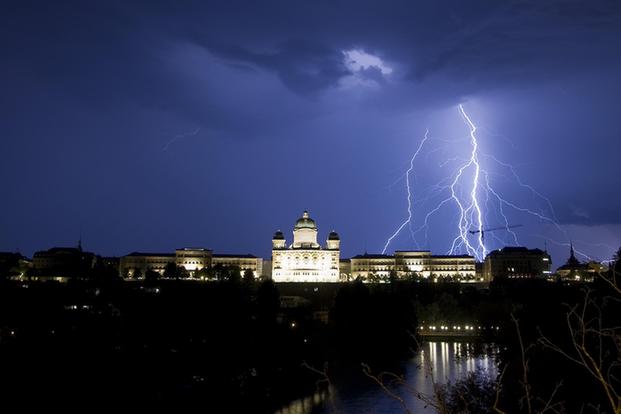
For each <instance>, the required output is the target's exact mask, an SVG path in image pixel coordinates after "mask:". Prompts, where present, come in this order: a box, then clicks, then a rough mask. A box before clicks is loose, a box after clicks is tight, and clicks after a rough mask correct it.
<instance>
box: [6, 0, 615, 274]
mask: <svg viewBox="0 0 621 414" xmlns="http://www.w3.org/2000/svg"><path fill="white" fill-rule="evenodd" d="M0 45H1V47H0V53H1V55H0V113H1V117H0V154H1V159H2V162H0V178H1V180H2V196H1V197H0V200H1V205H2V214H1V215H0V250H3V251H14V250H16V249H18V250H19V251H20V252H21V253H23V254H25V255H28V256H30V255H32V253H33V252H34V251H36V250H41V249H47V248H50V247H53V246H67V245H75V244H76V243H77V240H78V238H79V237H80V235H81V237H82V240H83V245H84V247H85V249H87V250H90V251H94V252H96V253H99V254H102V255H124V254H127V253H129V252H131V251H172V250H173V249H174V248H177V247H184V246H203V247H208V248H211V249H213V250H214V251H216V252H221V253H254V254H256V255H260V256H263V257H266V258H267V257H269V255H270V249H271V237H272V234H273V232H274V231H275V230H277V229H282V230H283V231H284V232H285V235H286V236H287V238H288V240H291V230H292V226H293V224H294V222H295V220H296V218H297V217H299V216H300V215H301V213H302V211H303V210H305V209H308V210H309V211H310V213H311V216H312V217H313V218H315V219H316V220H317V222H318V225H319V231H320V239H321V240H325V238H326V237H327V233H328V232H329V231H330V230H332V229H335V230H337V231H338V232H339V233H340V235H341V239H342V256H344V257H350V256H352V255H355V254H359V253H363V252H364V251H365V250H366V251H369V252H379V251H381V250H382V248H383V246H384V243H385V241H386V239H387V238H388V237H389V236H390V235H391V234H392V233H393V232H394V231H395V229H396V228H397V227H398V226H399V225H400V223H402V222H403V220H404V219H405V218H407V196H406V182H405V179H404V173H405V171H406V170H407V169H408V167H409V163H410V158H411V156H412V155H413V154H414V152H415V151H416V149H417V148H418V146H419V144H420V142H421V139H422V138H423V136H424V134H425V130H426V128H429V131H430V132H429V136H430V139H429V142H428V143H425V147H424V148H423V150H424V151H423V153H421V155H420V156H419V158H417V160H416V161H417V162H416V163H415V168H414V170H413V174H412V175H411V176H410V179H411V183H412V188H413V196H412V201H413V203H414V205H413V213H414V218H413V223H414V226H413V227H414V228H415V229H416V228H418V227H419V225H421V224H422V221H421V220H423V218H424V216H425V215H426V214H427V213H428V212H429V211H430V210H431V209H433V207H434V205H437V203H438V201H441V200H442V199H443V195H442V193H440V194H439V195H437V194H436V195H434V191H433V190H434V188H435V189H437V188H438V187H434V185H436V184H438V183H442V182H444V183H445V184H446V181H443V180H446V178H447V177H451V174H454V173H455V167H456V166H457V165H459V163H460V162H462V160H463V158H464V157H467V156H468V155H469V152H468V151H470V150H471V145H470V142H469V135H468V133H469V130H468V128H467V125H466V124H465V123H464V120H463V119H462V117H461V116H460V114H459V112H458V105H459V104H462V105H463V107H464V109H465V111H467V113H468V115H469V116H470V117H471V118H472V120H473V122H474V123H475V124H476V125H477V127H478V144H479V147H480V151H481V152H482V153H481V158H480V159H481V163H484V164H485V168H486V170H487V171H488V172H489V177H490V180H492V182H493V186H494V188H495V189H496V190H497V191H498V192H499V194H502V196H503V197H505V198H506V199H507V200H509V201H510V202H511V203H512V204H514V205H519V206H521V207H522V208H523V209H526V208H527V209H529V210H530V211H532V212H536V213H538V214H540V215H544V216H546V217H549V218H551V220H553V221H556V222H557V223H558V226H556V225H555V224H553V223H552V222H551V221H548V220H542V219H540V218H537V217H536V216H535V215H533V214H529V213H527V212H525V211H523V210H522V211H520V210H515V209H513V210H512V209H510V208H508V205H505V206H504V207H505V208H504V209H503V211H504V212H505V214H506V215H507V220H508V221H507V222H509V224H520V225H522V227H519V228H515V231H516V234H517V236H518V237H519V242H520V243H521V244H523V245H526V246H528V247H539V248H543V247H544V241H545V240H547V247H548V249H549V250H550V251H551V252H552V254H553V261H554V265H555V266H557V265H560V264H562V262H564V261H565V259H566V257H567V251H568V248H567V246H566V244H567V243H568V242H569V240H573V242H574V245H575V246H576V248H577V249H578V250H579V251H580V252H583V253H585V254H587V255H589V256H592V257H593V258H596V259H607V258H609V257H610V256H611V255H612V252H613V251H614V250H616V249H617V248H618V247H619V246H620V245H621V214H620V213H621V191H620V189H621V167H620V166H619V160H620V154H621V119H620V117H619V114H620V110H621V107H620V105H619V96H620V95H621V3H620V2H618V1H566V0H550V1H540V0H532V1H500V2H499V1H496V0H490V1H475V0H473V1H460V0H455V1H445V2H440V1H429V2H414V1H390V2H379V1H361V0H356V1H342V0H330V1H245V2H240V1H230V0H228V1H221V2H216V1H195V2H181V1H175V2H172V1H171V2H157V1H145V2H132V1H105V2H104V1H100V2H84V1H75V2H71V1H60V2H44V1H39V2H28V1H23V0H20V1H15V2H11V1H9V2H4V3H3V7H2V12H1V13H0ZM427 144H428V145H427ZM494 159H495V160H498V161H500V162H502V163H504V164H508V163H510V164H511V165H512V166H513V170H514V171H515V172H516V173H517V175H518V176H519V180H518V179H516V177H514V176H513V174H512V172H511V170H510V168H508V167H506V166H503V165H502V164H500V163H498V162H495V161H494ZM466 178H467V177H466ZM520 182H521V183H522V184H524V185H526V184H527V185H530V186H532V188H533V189H534V190H536V191H537V192H538V193H539V194H540V195H541V196H544V197H546V198H548V199H549V201H550V204H551V205H552V207H553V209H550V208H549V205H548V203H547V201H545V200H544V199H543V198H542V197H540V196H539V195H537V194H536V193H534V192H533V191H532V190H531V189H530V188H528V187H525V186H524V185H520ZM462 191H467V189H465V188H464V189H462ZM482 203H483V204H484V207H483V208H484V209H485V211H484V215H485V223H484V225H485V227H495V226H498V225H502V224H504V221H503V220H504V219H502V218H501V216H499V212H498V204H497V203H496V204H495V203H494V200H491V201H489V200H488V201H487V203H485V202H483V201H482ZM552 210H553V211H552ZM457 218H458V213H457V210H456V208H455V206H453V205H451V204H450V203H447V205H445V206H443V207H442V208H441V209H440V210H439V211H438V212H437V213H436V214H435V215H433V216H432V217H431V219H430V221H429V226H428V230H427V232H426V233H427V234H426V235H425V231H420V232H418V233H416V234H415V237H416V238H415V240H413V238H412V237H411V234H410V232H409V231H408V229H404V231H403V232H402V233H401V234H400V235H399V236H397V237H396V238H395V239H394V240H393V242H392V243H391V245H390V247H389V251H392V250H394V249H413V248H422V249H431V250H432V251H433V252H434V253H437V254H444V253H446V252H447V251H448V249H449V248H450V246H451V242H452V240H453V238H454V237H455V231H456V220H457ZM406 227H407V226H406ZM494 235H495V237H492V234H487V235H486V244H488V248H497V247H500V246H502V245H503V243H507V244H514V243H513V242H512V239H511V238H509V237H508V236H509V235H508V234H507V232H504V231H498V232H495V233H494ZM581 258H583V257H581Z"/></svg>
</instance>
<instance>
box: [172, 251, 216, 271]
mask: <svg viewBox="0 0 621 414" xmlns="http://www.w3.org/2000/svg"><path fill="white" fill-rule="evenodd" d="M212 261H213V256H212V253H211V250H209V249H202V248H196V247H194V248H189V247H185V248H183V249H177V250H176V251H175V263H176V264H177V266H180V267H183V268H184V269H185V270H187V271H188V272H190V274H194V272H196V271H197V270H200V269H204V268H210V267H211V266H212Z"/></svg>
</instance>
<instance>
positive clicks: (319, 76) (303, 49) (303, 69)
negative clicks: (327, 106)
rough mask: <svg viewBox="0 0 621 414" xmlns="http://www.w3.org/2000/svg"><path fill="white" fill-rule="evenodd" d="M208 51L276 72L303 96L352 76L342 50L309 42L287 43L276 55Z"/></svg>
mask: <svg viewBox="0 0 621 414" xmlns="http://www.w3.org/2000/svg"><path fill="white" fill-rule="evenodd" d="M207 48H208V49H209V51H211V52H213V53H216V54H218V55H219V56H222V57H225V58H229V59H232V60H234V61H240V62H246V63H250V64H254V65H256V66H258V67H261V68H264V69H268V70H273V71H275V72H276V73H277V74H278V76H279V78H280V79H281V80H282V82H283V83H284V84H285V85H286V86H287V87H289V88H290V89H291V90H293V91H295V92H298V93H303V94H304V93H313V92H316V91H318V90H322V89H325V88H328V87H333V86H335V85H337V84H338V81H339V79H341V78H342V77H343V76H346V75H348V74H350V71H349V70H347V68H346V67H345V65H344V64H343V54H342V52H341V51H339V50H334V49H330V48H328V47H325V46H322V45H320V44H316V43H313V42H310V41H308V40H296V39H290V40H287V41H285V42H284V43H283V44H281V45H279V46H277V47H276V51H274V52H254V51H251V50H248V49H245V48H243V47H240V46H207Z"/></svg>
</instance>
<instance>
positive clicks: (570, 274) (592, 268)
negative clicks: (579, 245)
mask: <svg viewBox="0 0 621 414" xmlns="http://www.w3.org/2000/svg"><path fill="white" fill-rule="evenodd" d="M607 271H608V268H607V267H606V266H604V265H603V264H601V263H598V262H595V261H590V262H587V263H582V262H580V261H579V260H578V259H576V255H575V254H574V246H573V244H570V246H569V259H567V261H566V262H565V264H564V265H563V266H561V267H559V268H558V269H556V274H557V275H558V276H559V278H560V279H561V280H565V281H569V282H592V281H593V280H594V279H595V277H596V276H597V275H599V274H602V273H605V272H607Z"/></svg>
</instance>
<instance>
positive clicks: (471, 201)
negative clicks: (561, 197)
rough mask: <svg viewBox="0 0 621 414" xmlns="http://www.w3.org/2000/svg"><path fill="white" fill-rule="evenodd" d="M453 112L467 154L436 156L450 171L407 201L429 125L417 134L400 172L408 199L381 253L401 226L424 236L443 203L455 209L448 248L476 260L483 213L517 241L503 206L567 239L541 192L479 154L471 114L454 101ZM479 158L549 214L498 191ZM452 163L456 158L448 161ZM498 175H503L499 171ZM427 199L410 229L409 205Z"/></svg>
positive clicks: (482, 248) (480, 254) (482, 252)
mask: <svg viewBox="0 0 621 414" xmlns="http://www.w3.org/2000/svg"><path fill="white" fill-rule="evenodd" d="M458 111H459V114H460V116H461V118H462V120H463V121H464V123H465V125H466V127H467V128H468V138H469V139H468V143H469V150H468V153H467V157H463V156H456V157H452V158H447V159H446V160H445V161H444V162H441V163H440V164H439V165H438V166H439V168H444V167H445V166H447V165H449V164H450V167H451V169H452V171H453V173H452V174H450V176H449V177H446V178H444V179H442V180H441V181H440V182H439V183H437V184H435V185H433V186H431V187H430V188H431V190H430V192H429V194H428V195H426V196H425V194H418V197H417V200H416V203H413V201H412V200H413V192H412V188H411V182H410V175H411V174H412V173H413V171H414V167H415V161H416V159H417V158H418V157H419V155H420V153H421V151H422V149H423V146H424V144H425V143H426V142H427V140H428V139H429V129H427V131H426V132H425V137H424V138H423V139H422V140H421V142H420V144H419V146H418V148H417V150H416V152H415V153H414V155H413V156H412V158H411V159H410V166H409V168H408V170H407V171H406V173H405V177H406V187H407V196H408V199H407V202H408V215H407V218H406V219H405V220H404V221H403V222H402V223H401V224H400V225H399V226H398V227H397V229H396V230H395V231H394V233H392V235H391V236H390V237H389V238H388V240H386V242H385V244H384V248H383V250H382V254H384V253H385V252H386V250H387V249H388V247H389V245H390V243H391V242H392V241H393V239H395V237H397V235H399V233H401V231H402V230H403V229H404V228H405V226H409V227H410V232H411V233H412V238H413V239H414V241H415V242H416V238H415V237H416V234H418V233H419V232H420V231H423V230H424V231H425V239H427V235H428V229H429V224H430V220H431V218H432V217H433V216H434V215H435V214H436V213H438V212H439V211H440V210H442V209H444V208H445V207H447V206H453V208H455V209H456V213H457V223H456V232H455V236H454V238H453V239H452V241H451V243H450V248H449V249H448V254H461V253H467V254H469V255H471V256H474V257H475V258H476V259H477V260H478V261H483V260H484V258H485V256H486V255H487V253H488V251H489V249H488V247H487V246H486V245H485V240H484V238H483V234H484V232H485V231H486V229H485V223H486V222H489V221H490V219H489V217H488V216H489V213H490V212H495V214H497V217H498V218H499V219H500V220H501V222H502V223H503V226H504V228H505V230H506V232H507V234H508V235H509V237H510V238H511V242H512V243H514V244H515V245H519V244H520V243H519V240H518V236H517V234H516V233H515V232H514V231H513V230H511V227H512V226H510V223H509V219H508V216H507V210H512V211H514V212H517V213H521V214H526V215H529V216H532V217H534V218H536V219H538V220H539V221H541V222H544V223H547V224H551V225H553V226H554V227H555V228H556V229H557V230H559V231H560V232H562V233H563V234H564V236H565V238H567V239H568V237H567V234H566V232H565V231H564V229H562V227H561V226H560V225H559V224H558V220H557V219H556V215H555V212H554V209H553V207H552V203H551V202H550V200H549V199H548V198H546V197H544V196H543V195H542V194H541V193H539V192H538V191H537V190H536V189H535V188H534V187H532V186H530V185H528V184H526V183H524V182H523V181H522V179H521V178H520V176H519V175H518V173H517V171H516V170H515V168H514V167H513V166H512V165H511V164H508V163H506V162H502V161H500V160H498V159H497V158H496V157H493V156H491V155H488V154H485V153H483V152H482V151H481V149H480V145H479V137H478V135H477V133H478V128H477V126H476V125H475V123H474V121H473V120H472V118H471V117H470V116H469V115H468V113H467V112H466V110H465V108H464V106H463V105H462V104H459V105H458ZM434 141H439V142H445V143H447V144H450V145H452V146H454V144H455V143H456V142H455V141H447V140H439V139H434ZM440 149H441V147H439V148H434V149H431V150H430V151H427V157H428V156H429V154H431V153H432V152H437V151H439V150H440ZM482 160H485V161H487V162H488V163H490V165H495V166H498V167H499V168H500V169H504V170H505V171H508V177H506V176H505V178H509V179H511V180H512V181H513V182H514V183H516V184H517V186H518V187H519V188H523V189H525V190H528V191H529V192H530V193H531V194H532V196H533V197H536V198H538V199H539V200H541V201H542V202H543V203H544V204H545V206H546V207H547V210H549V212H550V215H548V214H546V213H545V212H544V211H543V210H540V211H535V209H532V208H528V207H523V206H521V205H518V204H517V203H515V202H512V201H511V200H509V199H507V198H506V197H504V196H503V195H502V194H501V193H500V191H498V190H497V189H496V188H494V186H493V185H492V180H491V176H492V175H491V174H490V172H489V171H488V170H487V169H486V168H484V165H483V164H482V162H481V161H482ZM454 163H456V164H454ZM502 176H504V175H502ZM426 202H432V203H433V204H434V205H435V207H434V206H433V205H432V206H430V207H433V208H431V209H430V210H428V211H427V213H426V214H424V216H422V217H424V218H423V219H422V224H421V225H420V226H419V227H417V228H416V229H413V228H412V225H413V222H414V214H413V205H417V206H419V205H420V206H424V203H426ZM471 235H475V236H474V237H475V239H474V240H472V236H471ZM492 236H493V237H494V240H495V241H496V242H498V243H499V244H501V245H504V244H506V243H505V242H504V241H503V240H502V239H500V238H498V237H497V236H496V235H494V234H493V235H492Z"/></svg>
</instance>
